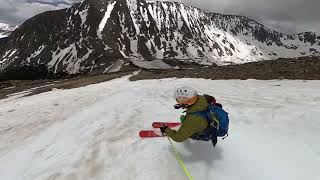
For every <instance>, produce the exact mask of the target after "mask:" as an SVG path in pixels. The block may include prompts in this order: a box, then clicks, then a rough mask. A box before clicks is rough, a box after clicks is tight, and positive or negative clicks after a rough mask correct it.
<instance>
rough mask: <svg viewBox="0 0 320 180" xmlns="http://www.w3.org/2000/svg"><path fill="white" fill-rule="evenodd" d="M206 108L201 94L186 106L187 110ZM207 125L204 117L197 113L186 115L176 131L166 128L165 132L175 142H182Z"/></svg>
mask: <svg viewBox="0 0 320 180" xmlns="http://www.w3.org/2000/svg"><path fill="white" fill-rule="evenodd" d="M207 108H208V103H207V100H206V99H205V98H204V97H203V96H199V98H198V100H197V102H196V103H195V104H193V105H192V106H190V107H188V108H187V113H189V112H199V111H205V110H206V109H207ZM207 127H208V122H207V120H206V119H205V118H203V117H201V116H197V115H187V116H186V117H185V120H184V121H183V123H182V125H181V126H180V128H179V130H178V131H175V130H172V129H170V128H167V129H166V131H165V133H166V135H167V136H169V137H170V138H171V139H173V140H174V141H176V142H183V141H184V140H186V139H188V138H190V137H191V136H192V135H193V134H195V133H200V132H202V131H203V130H205V129H206V128H207Z"/></svg>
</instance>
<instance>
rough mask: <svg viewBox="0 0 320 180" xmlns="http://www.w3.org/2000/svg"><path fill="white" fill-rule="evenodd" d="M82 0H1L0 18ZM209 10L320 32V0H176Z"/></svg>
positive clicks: (21, 17)
mask: <svg viewBox="0 0 320 180" xmlns="http://www.w3.org/2000/svg"><path fill="white" fill-rule="evenodd" d="M80 1H81V0H0V4H1V6H0V22H3V23H9V24H16V25H19V24H21V23H22V22H24V21H25V20H27V19H28V18H30V17H32V16H34V15H36V14H39V13H41V12H44V11H49V10H55V9H62V8H67V7H69V6H70V5H72V4H74V3H75V2H80ZM176 1H179V2H183V3H185V4H188V5H192V6H195V7H199V8H201V9H204V10H206V11H210V12H219V13H223V14H235V15H243V16H246V17H249V18H252V19H255V20H257V21H259V22H261V23H263V24H264V25H267V26H269V27H271V28H273V29H276V30H279V31H282V32H285V33H297V32H303V31H315V32H318V33H320V18H319V17H320V11H319V9H320V0H176Z"/></svg>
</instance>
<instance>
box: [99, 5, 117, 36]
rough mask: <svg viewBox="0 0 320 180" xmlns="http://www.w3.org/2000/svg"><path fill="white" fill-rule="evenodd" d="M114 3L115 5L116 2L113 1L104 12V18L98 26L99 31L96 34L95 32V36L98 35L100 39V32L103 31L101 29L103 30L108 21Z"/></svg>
mask: <svg viewBox="0 0 320 180" xmlns="http://www.w3.org/2000/svg"><path fill="white" fill-rule="evenodd" d="M116 3H117V2H116V1H114V2H113V3H110V4H109V5H108V7H107V10H106V12H105V14H104V17H103V19H102V21H101V23H100V25H99V29H98V32H97V34H98V36H99V37H100V38H102V34H101V32H102V31H103V29H104V27H105V25H106V23H107V21H108V19H109V18H110V15H111V12H112V10H113V8H114V5H115V4H116Z"/></svg>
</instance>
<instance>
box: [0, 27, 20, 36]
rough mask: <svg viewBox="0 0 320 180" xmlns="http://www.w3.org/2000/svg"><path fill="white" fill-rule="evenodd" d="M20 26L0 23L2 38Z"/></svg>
mask: <svg viewBox="0 0 320 180" xmlns="http://www.w3.org/2000/svg"><path fill="white" fill-rule="evenodd" d="M17 27H18V26H15V25H9V24H5V23H0V38H4V37H8V36H9V35H10V34H11V32H12V31H14V30H15V29H16V28H17Z"/></svg>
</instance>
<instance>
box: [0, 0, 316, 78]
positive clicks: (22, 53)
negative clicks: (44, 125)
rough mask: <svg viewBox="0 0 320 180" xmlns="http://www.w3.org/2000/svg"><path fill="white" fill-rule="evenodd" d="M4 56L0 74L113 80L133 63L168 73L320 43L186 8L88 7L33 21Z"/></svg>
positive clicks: (309, 49) (280, 54) (304, 51)
mask: <svg viewBox="0 0 320 180" xmlns="http://www.w3.org/2000/svg"><path fill="white" fill-rule="evenodd" d="M0 53H1V54H0V72H1V71H2V72H5V71H7V70H11V71H12V70H13V69H19V68H21V67H24V66H26V67H39V66H44V67H46V68H47V71H48V73H50V74H52V75H57V74H62V75H66V74H79V73H80V74H81V73H88V72H92V71H96V72H98V73H105V72H109V69H110V68H111V67H113V69H117V71H120V70H121V68H122V67H123V66H128V65H130V64H133V65H137V66H139V67H143V68H154V69H157V68H160V69H166V68H179V62H181V63H183V62H187V63H196V64H200V65H213V64H216V65H226V64H241V63H246V62H254V61H260V60H269V59H277V58H291V57H300V56H309V55H320V36H319V35H317V34H315V33H309V32H308V33H299V34H296V35H285V34H284V33H280V32H277V31H275V30H272V29H270V28H267V27H265V26H264V25H263V24H261V23H258V22H256V21H255V20H251V19H249V18H246V17H244V16H233V15H222V14H220V13H207V12H205V11H203V10H201V9H199V8H194V7H192V6H186V5H184V4H182V3H178V2H157V1H142V0H116V1H115V0H102V1H93V0H86V1H83V2H81V3H77V4H75V5H73V6H72V7H70V8H67V9H62V10H57V11H50V12H45V13H42V14H39V15H37V16H35V17H33V18H31V19H29V20H27V21H26V22H25V23H23V24H22V25H21V26H20V27H19V28H18V29H17V30H16V31H14V32H13V33H12V36H11V37H10V39H9V42H8V43H7V44H6V46H5V47H4V49H3V50H2V52H0ZM115 66H117V67H115ZM44 69H45V68H44ZM112 72H116V71H115V70H113V71H112Z"/></svg>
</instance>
